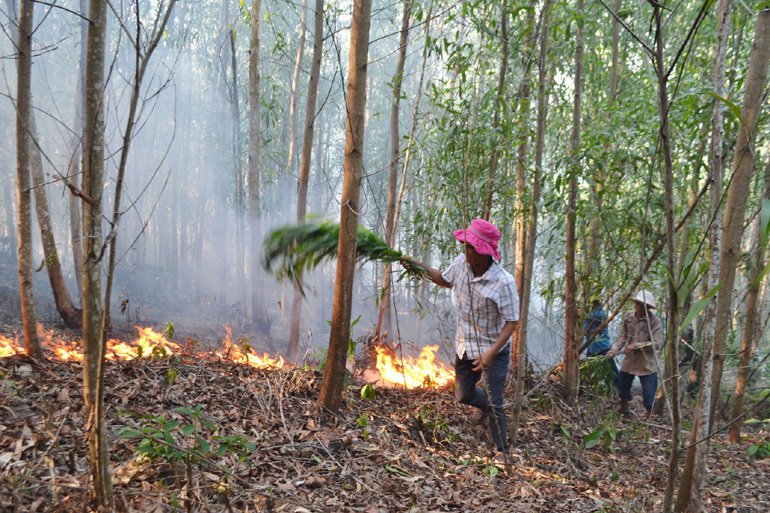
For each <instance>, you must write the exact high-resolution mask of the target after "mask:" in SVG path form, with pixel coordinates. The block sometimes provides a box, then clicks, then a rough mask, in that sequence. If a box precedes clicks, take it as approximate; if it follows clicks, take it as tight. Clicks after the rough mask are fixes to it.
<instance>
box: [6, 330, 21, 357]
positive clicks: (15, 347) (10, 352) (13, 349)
mask: <svg viewBox="0 0 770 513" xmlns="http://www.w3.org/2000/svg"><path fill="white" fill-rule="evenodd" d="M23 352H24V348H23V347H21V346H20V345H19V344H18V343H16V342H14V341H13V340H11V339H9V338H6V336H5V335H0V358H2V357H3V356H14V355H17V354H19V353H23Z"/></svg>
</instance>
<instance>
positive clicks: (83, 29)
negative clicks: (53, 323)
mask: <svg viewBox="0 0 770 513" xmlns="http://www.w3.org/2000/svg"><path fill="white" fill-rule="evenodd" d="M80 12H81V13H82V14H83V16H84V17H85V16H87V15H88V1H87V0H80ZM87 47H88V20H87V19H81V20H80V64H79V67H78V85H77V89H76V90H75V123H74V128H73V133H72V137H71V138H70V162H69V168H68V170H67V179H68V180H69V182H70V184H72V186H73V187H75V188H78V189H79V188H81V187H82V182H83V179H82V175H81V171H82V167H81V164H82V160H83V139H84V138H85V136H84V133H83V127H84V125H85V113H86V107H85V103H86V94H85V81H86V50H87ZM67 198H68V200H69V202H68V206H69V221H70V245H71V247H72V263H73V265H74V267H75V283H77V287H78V297H80V298H82V297H83V237H82V233H83V232H82V228H83V225H82V224H81V220H80V201H79V200H78V197H77V195H76V194H75V193H74V191H73V190H72V189H70V190H69V191H68V195H67Z"/></svg>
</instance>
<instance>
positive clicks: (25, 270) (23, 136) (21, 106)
mask: <svg viewBox="0 0 770 513" xmlns="http://www.w3.org/2000/svg"><path fill="white" fill-rule="evenodd" d="M34 10H35V4H34V2H32V0H21V14H20V16H19V37H18V50H19V58H18V61H17V66H18V67H17V70H18V71H17V82H16V84H17V86H16V97H17V101H16V196H17V197H16V199H17V204H18V209H17V216H18V218H17V221H18V240H17V244H18V258H19V262H18V264H19V292H20V296H21V316H22V320H23V322H24V347H25V348H26V349H27V355H28V356H30V357H32V358H37V359H42V358H43V349H42V347H41V346H40V340H39V339H38V336H37V318H36V317H35V295H34V290H33V285H32V194H31V190H30V145H31V137H30V128H31V126H30V120H31V115H32V107H31V104H32V98H31V96H32V93H31V88H30V85H31V82H32V18H33V17H34Z"/></svg>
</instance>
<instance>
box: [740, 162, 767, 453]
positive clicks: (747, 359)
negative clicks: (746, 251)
mask: <svg viewBox="0 0 770 513" xmlns="http://www.w3.org/2000/svg"><path fill="white" fill-rule="evenodd" d="M764 199H765V201H770V159H768V161H767V165H766V166H765V194H764ZM764 229H765V227H764V226H762V216H761V215H760V216H757V221H756V229H755V232H754V242H753V244H752V246H753V247H752V251H751V252H752V253H753V266H752V268H751V274H750V276H749V293H748V297H747V298H746V325H745V326H744V328H743V339H742V340H741V357H740V363H739V364H738V381H737V383H736V384H735V402H734V403H733V411H732V416H731V421H732V424H731V425H730V441H731V442H732V443H738V442H740V441H741V424H742V422H741V421H740V419H739V417H740V416H741V414H743V403H744V401H745V399H746V386H747V384H748V381H749V373H750V371H751V368H750V364H751V357H752V356H753V355H754V349H755V348H756V344H755V340H756V339H757V331H758V330H757V325H758V321H759V304H758V303H759V289H760V286H761V285H762V271H763V269H764V267H765V248H766V246H767V241H763V235H762V231H763V230H764ZM763 242H764V243H763Z"/></svg>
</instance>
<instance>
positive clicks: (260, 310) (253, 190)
mask: <svg viewBox="0 0 770 513" xmlns="http://www.w3.org/2000/svg"><path fill="white" fill-rule="evenodd" d="M250 19H251V41H250V43H249V221H250V230H249V233H250V235H251V238H250V243H251V250H250V253H251V319H252V322H253V323H254V327H255V328H256V329H257V330H258V331H260V332H262V333H265V334H270V318H269V317H268V316H267V306H266V304H265V278H264V274H263V273H262V266H261V264H260V257H259V254H260V251H261V248H262V207H261V205H260V198H261V193H260V190H259V164H260V162H259V158H260V151H261V143H262V140H261V138H262V135H261V130H260V129H261V124H260V96H259V27H260V22H261V21H262V0H253V1H252V2H251V18H250Z"/></svg>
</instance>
